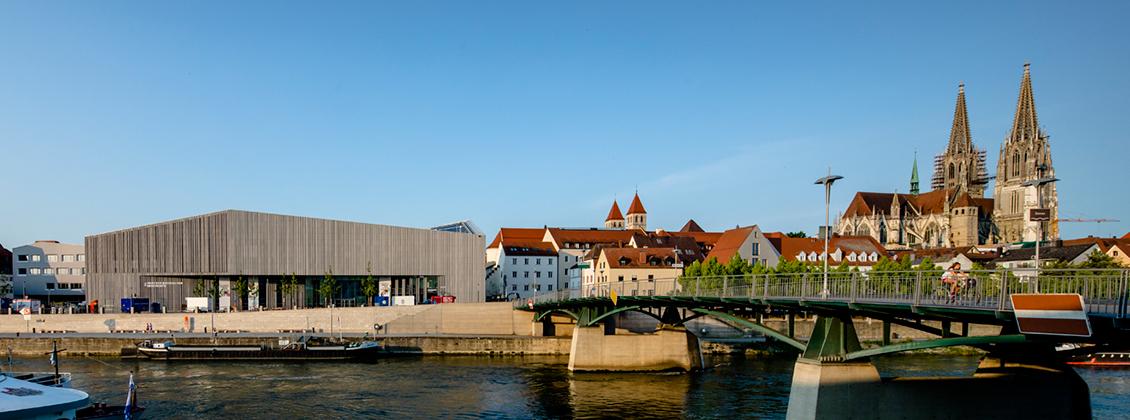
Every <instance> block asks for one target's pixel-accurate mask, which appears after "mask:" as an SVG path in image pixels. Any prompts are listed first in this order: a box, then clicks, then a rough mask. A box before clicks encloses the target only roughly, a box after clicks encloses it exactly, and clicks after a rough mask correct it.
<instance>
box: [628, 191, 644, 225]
mask: <svg viewBox="0 0 1130 420" xmlns="http://www.w3.org/2000/svg"><path fill="white" fill-rule="evenodd" d="M625 227H627V228H628V229H642V230H647V210H644V208H643V203H641V202H640V194H639V193H636V196H635V197H633V198H632V204H631V205H630V206H628V223H627V224H626V225H625Z"/></svg>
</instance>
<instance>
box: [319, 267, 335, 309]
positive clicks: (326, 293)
mask: <svg viewBox="0 0 1130 420" xmlns="http://www.w3.org/2000/svg"><path fill="white" fill-rule="evenodd" d="M338 290H341V287H340V286H338V284H337V279H334V270H333V268H332V267H331V268H330V269H329V270H327V271H326V276H325V278H323V279H322V283H321V284H319V285H318V294H320V295H322V300H323V301H324V302H325V303H326V306H330V302H332V300H333V296H334V295H335V294H337V292H338Z"/></svg>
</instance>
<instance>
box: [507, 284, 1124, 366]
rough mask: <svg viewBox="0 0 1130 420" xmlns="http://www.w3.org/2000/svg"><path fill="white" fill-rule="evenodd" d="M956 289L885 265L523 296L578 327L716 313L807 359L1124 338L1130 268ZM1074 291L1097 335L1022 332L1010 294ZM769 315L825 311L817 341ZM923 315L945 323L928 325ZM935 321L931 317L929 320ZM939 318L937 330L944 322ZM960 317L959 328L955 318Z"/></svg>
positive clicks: (668, 321)
mask: <svg viewBox="0 0 1130 420" xmlns="http://www.w3.org/2000/svg"><path fill="white" fill-rule="evenodd" d="M959 284H960V285H961V286H962V287H960V288H959V290H958V291H956V293H955V291H954V290H952V289H951V288H950V286H948V285H945V284H943V283H942V282H941V281H940V276H939V275H937V273H929V272H923V271H914V272H896V273H891V272H884V273H866V272H857V273H829V274H828V276H827V278H825V276H824V275H823V273H799V274H766V275H738V276H707V277H693V278H687V277H683V278H679V279H654V280H635V281H615V282H607V283H598V284H595V285H591V286H587V287H588V288H587V289H579V290H578V289H572V290H561V291H557V292H553V293H546V294H541V295H537V296H535V297H533V298H531V299H528V300H525V301H519V302H516V307H519V308H521V309H524V310H529V311H533V312H534V313H535V314H536V315H535V319H536V320H546V319H549V318H548V317H550V316H552V315H558V316H561V315H564V316H567V317H569V318H572V319H573V320H575V321H576V322H577V325H579V326H595V325H598V324H601V323H605V322H608V321H610V320H611V319H613V318H614V316H615V315H617V314H620V313H624V312H639V313H643V314H646V315H649V316H651V317H654V318H655V319H656V320H657V321H658V322H659V323H660V324H664V325H671V326H681V325H684V324H685V323H686V322H687V321H690V320H692V319H695V318H699V317H713V318H715V319H718V320H720V321H722V322H725V323H728V324H730V325H733V326H735V327H738V328H742V329H751V330H754V331H757V332H759V333H762V334H764V335H766V336H768V337H771V338H773V339H775V340H776V341H778V342H780V343H783V344H785V345H788V346H791V347H794V348H796V349H797V350H799V351H801V352H802V353H803V355H804V356H803V357H809V358H813V359H820V360H828V361H832V360H841V361H851V360H859V359H866V358H868V357H871V356H877V355H882V354H888V353H895V352H904V351H909V350H917V349H926V348H935V347H948V346H959V345H966V346H975V347H980V348H983V349H991V348H992V347H993V346H995V345H1014V344H1025V343H1028V344H1058V343H1064V342H1075V343H1093V344H1097V345H1102V346H1108V347H1110V346H1114V347H1117V346H1125V345H1126V344H1127V343H1130V341H1128V340H1127V339H1128V337H1130V323H1128V322H1127V304H1128V291H1130V289H1128V288H1130V270H1047V269H1045V270H1042V271H1040V273H1039V274H1038V275H1037V273H1036V272H1035V271H1034V270H1032V269H1028V270H993V271H973V272H968V273H965V277H964V278H963V279H962V280H961V281H959ZM1020 293H1024V294H1031V293H1034V294H1053V293H1073V294H1079V295H1081V296H1082V297H1083V300H1084V302H1085V312H1086V316H1087V318H1088V321H1089V323H1090V328H1091V334H1090V335H1089V336H1063V335H1047V334H1030V333H1029V334H1026V333H1022V332H1020V331H1019V330H1018V327H1017V321H1016V316H1015V313H1014V311H1013V307H1012V301H1011V299H1010V296H1011V295H1013V294H1020ZM766 313H784V314H788V316H789V319H790V321H791V320H792V315H795V314H801V313H804V314H814V315H816V316H817V324H816V328H815V330H814V332H813V334H812V337H810V339H809V341H808V342H807V343H806V342H801V341H799V340H798V338H797V337H795V336H794V334H792V333H791V329H792V328H791V323H790V331H778V330H775V329H773V328H770V327H768V326H766V325H765V324H763V323H762V322H761V319H762V317H763V316H764V315H765V314H766ZM860 317H866V318H871V319H876V320H881V321H883V322H884V340H883V343H884V345H883V346H881V347H877V348H871V349H862V348H861V347H860V345H859V342H858V338H857V337H856V336H855V332H854V327H853V326H852V323H851V319H852V318H860ZM924 321H938V322H933V323H926V322H924ZM891 324H894V325H900V326H904V327H908V328H913V329H917V330H920V331H924V332H927V333H930V334H933V335H936V336H937V337H938V338H937V339H935V340H926V341H916V342H909V343H897V344H891V343H890V342H889V337H890V334H889V328H890V325H891ZM930 324H933V326H932V325H930ZM939 324H940V325H941V328H938V327H937V325H939ZM953 324H957V325H961V326H962V328H961V332H960V333H955V332H952V331H951V330H952V328H951V325H953ZM969 324H984V325H996V326H1000V327H1002V328H1001V333H1000V335H996V336H968V334H967V332H968V325H969Z"/></svg>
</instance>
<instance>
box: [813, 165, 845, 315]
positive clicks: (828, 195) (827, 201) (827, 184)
mask: <svg viewBox="0 0 1130 420" xmlns="http://www.w3.org/2000/svg"><path fill="white" fill-rule="evenodd" d="M843 178H844V177H842V176H839V175H832V168H828V175H827V176H825V177H823V178H820V179H817V180H816V184H823V185H824V290H823V291H821V292H820V294H821V295H823V296H824V298H825V299H827V298H828V238H830V237H831V236H832V228H831V226H829V225H828V224H829V220H828V219H829V217H830V213H831V208H832V183H833V182H836V180H840V179H843Z"/></svg>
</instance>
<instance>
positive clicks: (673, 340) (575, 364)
mask: <svg viewBox="0 0 1130 420" xmlns="http://www.w3.org/2000/svg"><path fill="white" fill-rule="evenodd" d="M605 330H606V327H605V326H602V325H597V326H582V325H580V324H577V325H576V326H575V327H574V328H573V342H572V347H571V348H570V351H569V370H571V371H574V372H583V371H620V372H645V371H664V370H683V371H692V370H700V369H702V365H703V360H702V349H701V348H700V347H699V342H698V337H696V336H695V335H694V334H691V333H690V332H688V331H687V330H686V329H685V328H682V327H667V326H661V327H660V328H659V330H658V331H656V332H655V333H650V334H624V333H621V334H605V332H606V331H605Z"/></svg>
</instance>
